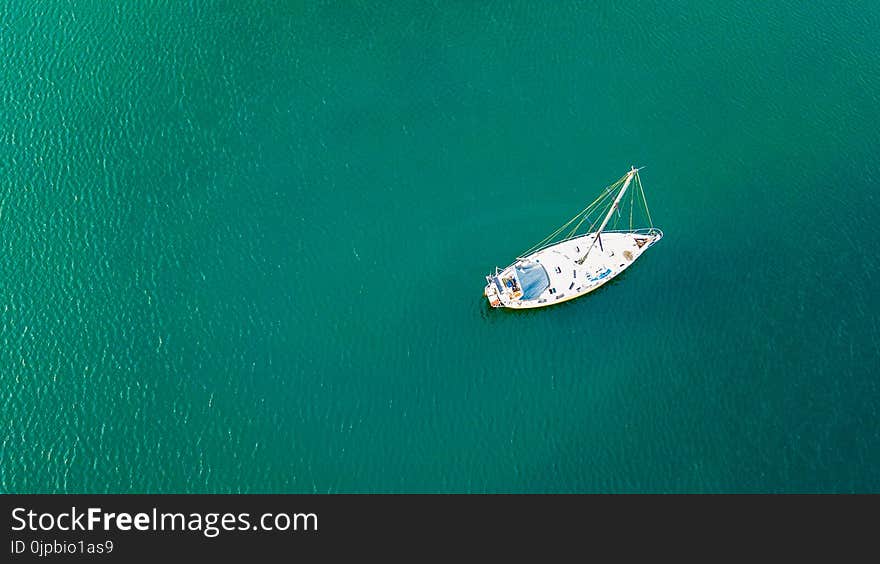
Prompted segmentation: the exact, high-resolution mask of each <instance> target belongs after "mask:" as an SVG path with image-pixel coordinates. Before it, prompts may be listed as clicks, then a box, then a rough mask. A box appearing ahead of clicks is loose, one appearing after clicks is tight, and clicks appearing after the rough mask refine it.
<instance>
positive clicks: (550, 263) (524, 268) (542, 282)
mask: <svg viewBox="0 0 880 564" xmlns="http://www.w3.org/2000/svg"><path fill="white" fill-rule="evenodd" d="M643 168H644V167H643ZM640 170H642V169H641V168H638V169H637V168H635V167H630V171H629V172H627V173H626V174H625V175H623V176H622V177H620V178H619V179H618V180H617V181H616V182H614V183H613V184H611V185H610V186H607V187H606V188H605V189H603V190H602V192H601V193H600V194H599V197H598V198H596V199H595V200H594V201H593V202H592V203H591V204H590V205H588V206H587V207H586V208H584V209H583V210H582V211H581V212H580V213H578V214H577V215H576V216H574V217H573V218H571V219H570V220H569V221H568V222H566V223H565V224H563V225H562V226H561V227H559V228H558V229H557V230H556V231H554V232H553V233H551V234H550V235H548V236H547V237H545V238H544V239H543V240H542V241H540V242H538V243H537V244H536V245H534V246H533V247H532V248H531V249H528V250H527V251H525V252H524V253H522V254H521V255H520V256H519V257H517V259H516V262H514V263H513V264H511V265H510V266H508V267H507V268H503V269H502V268H498V267H495V273H494V274H490V275H488V276H486V282H487V284H486V288H485V290H484V292H483V293H484V295H485V296H486V298H487V299H488V300H489V305H491V306H492V307H506V308H511V309H532V308H538V307H547V306H551V305H555V304H559V303H562V302H567V301H569V300H573V299H575V298H579V297H581V296H583V295H586V294H589V293H590V292H592V291H593V290H596V289H598V288H600V287H601V286H603V285H604V284H607V283H608V282H609V281H610V280H612V279H614V277H615V276H617V275H618V274H620V273H621V272H623V271H624V270H626V269H627V268H629V267H630V265H632V264H633V263H634V262H635V261H636V259H638V258H639V257H640V256H642V254H643V253H644V252H645V251H646V250H648V249H649V248H650V247H652V246H653V245H654V244H655V243H657V241H659V240H660V239H662V238H663V231H661V230H660V229H658V228H656V227H654V222H653V221H652V220H651V212H650V211H648V201H647V199H646V198H645V189H644V187H643V186H642V181H641V179H640V178H639V171H640ZM631 185H633V189H632V190H630V191H629V194H630V198H629V209H628V211H629V229H617V228H616V227H617V224H619V223H620V221H621V220H622V217H623V214H622V213H621V202H623V203H624V204H626V200H625V199H624V196H626V194H627V189H629V188H630V186H631ZM637 192H638V194H637ZM612 196H614V197H613V200H612ZM637 200H639V201H637ZM609 202H610V203H609ZM636 206H641V207H642V208H643V209H644V212H645V214H644V215H645V216H646V219H647V222H648V225H649V226H648V227H641V228H637V229H634V228H633V211H634V209H635V207H636ZM594 214H596V217H595V219H594ZM600 218H601V223H600V224H599V226H598V228H596V229H594V227H596V224H597V223H599V219H600ZM612 218H615V223H614V225H613V226H612V228H611V229H606V228H607V227H608V224H609V222H610V221H611V220H612ZM588 221H589V222H590V223H587V222H588ZM584 224H588V225H589V227H588V228H587V229H586V232H585V233H581V234H578V231H579V230H580V228H581V226H583V225H584ZM569 228H570V229H569Z"/></svg>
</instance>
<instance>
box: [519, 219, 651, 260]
mask: <svg viewBox="0 0 880 564" xmlns="http://www.w3.org/2000/svg"><path fill="white" fill-rule="evenodd" d="M602 233H633V234H636V235H647V236H651V235H655V234H658V233H659V234H660V237H661V238H662V237H663V231H662V230H660V229H658V228H657V227H640V228H639V229H606V230H605V231H603V232H602ZM588 235H593V233H581V234H580V235H572V236H571V237H566V238H565V239H560V240H558V241H553V242H551V243H547V244H546V245H544V246H543V247H539V248H537V249H535V250H534V251H532V252H531V253H529V256H531V255H534V254H537V253H540V252H541V251H543V250H544V249H547V248H549V247H553V246H555V245H558V244H560V243H565V242H566V241H571V240H573V239H580V238H581V237H586V236H588ZM525 259H526V257H516V260H525Z"/></svg>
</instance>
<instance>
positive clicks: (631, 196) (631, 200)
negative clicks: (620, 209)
mask: <svg viewBox="0 0 880 564" xmlns="http://www.w3.org/2000/svg"><path fill="white" fill-rule="evenodd" d="M635 197H636V191H635V190H633V191H632V192H630V193H629V230H630V231H632V230H633V208H634V207H635V206H634V205H633V204H635Z"/></svg>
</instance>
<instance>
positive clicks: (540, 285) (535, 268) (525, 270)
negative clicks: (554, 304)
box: [516, 262, 550, 300]
mask: <svg viewBox="0 0 880 564" xmlns="http://www.w3.org/2000/svg"><path fill="white" fill-rule="evenodd" d="M516 277H517V278H519V284H520V286H521V287H522V292H523V295H522V298H521V299H523V300H534V299H535V298H537V297H538V296H540V295H541V293H542V292H543V291H544V290H546V289H547V288H548V287H549V286H550V278H549V277H548V276H547V271H546V270H544V267H543V266H541V265H540V264H539V263H537V262H532V263H528V264H524V265H522V266H517V267H516Z"/></svg>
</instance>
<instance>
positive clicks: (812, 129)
mask: <svg viewBox="0 0 880 564" xmlns="http://www.w3.org/2000/svg"><path fill="white" fill-rule="evenodd" d="M391 4H393V5H388V6H384V5H379V4H376V3H367V2H359V3H355V2H344V3H338V4H326V3H306V2H302V3H253V2H238V1H235V2H232V1H230V2H170V1H159V0H157V1H153V2H139V3H136V5H135V4H132V3H130V2H99V1H91V2H89V1H86V2H35V1H33V0H28V1H21V2H7V3H4V4H3V5H2V7H0V49H2V53H3V61H4V62H3V65H2V66H0V96H2V99H0V124H2V128H0V242H2V245H3V247H2V252H0V298H2V305H0V307H2V324H0V339H2V347H0V389H2V400H0V413H2V423H3V428H2V431H0V460H2V464H0V490H2V491H5V492H644V491H647V492H804V491H806V492H814V491H819V492H853V491H855V492H880V474H878V472H877V468H878V465H880V431H878V429H880V426H878V424H877V423H878V409H880V383H878V366H880V328H878V322H877V313H878V309H880V304H878V297H877V289H878V287H877V282H876V280H877V275H878V259H877V255H876V253H874V251H873V240H874V231H875V229H876V227H877V225H878V219H880V205H878V198H877V195H876V190H877V181H878V177H880V158H878V154H877V147H878V145H880V133H878V123H880V111H878V107H880V96H878V92H880V50H878V49H877V45H880V31H878V30H880V5H878V4H877V3H876V2H853V3H847V4H846V5H844V6H813V5H810V4H808V3H803V2H791V1H785V2H777V3H771V5H764V4H763V3H754V2H691V3H669V2H660V3H630V4H629V5H627V7H621V8H617V9H610V8H607V7H595V6H592V5H589V4H586V3H584V4H568V3H554V4H552V5H549V4H548V5H546V6H545V5H543V4H537V3H527V2H504V3H502V2H487V3H480V4H477V3H471V2H449V3H391ZM631 164H635V165H639V166H646V167H647V168H646V169H645V170H643V171H642V173H641V177H642V181H643V182H644V185H645V189H646V192H647V195H648V198H649V204H650V205H651V212H652V215H653V217H654V222H655V223H656V224H657V225H658V226H659V227H661V228H662V229H663V230H664V232H665V234H666V236H665V238H664V239H663V241H662V242H660V243H659V244H658V245H657V246H656V247H655V248H652V249H651V250H650V251H648V252H647V253H646V254H645V255H644V257H643V258H642V259H640V260H639V262H638V263H637V264H636V265H634V266H633V268H631V269H629V270H628V271H627V272H626V273H625V274H624V275H622V276H620V277H618V278H617V279H615V280H614V281H613V282H612V283H610V284H608V285H607V286H606V287H605V288H603V289H602V290H600V291H598V292H596V293H594V294H591V295H590V296H587V297H584V298H581V299H578V300H575V301H572V302H569V303H566V304H562V305H559V306H557V307H553V308H549V309H544V310H538V311H532V312H507V311H499V310H490V309H489V308H488V306H487V304H486V303H485V299H484V298H483V297H482V295H481V292H482V287H483V284H484V279H483V276H484V275H485V274H486V273H488V272H489V271H490V270H491V269H492V268H493V267H494V266H496V265H499V266H504V265H506V264H508V263H509V262H510V260H511V259H512V258H513V257H514V256H515V255H516V253H518V252H520V251H522V250H524V249H525V248H527V247H529V246H530V245H531V244H532V243H534V242H536V241H537V240H539V239H540V238H542V237H543V236H544V235H546V234H547V233H548V232H550V231H551V230H552V229H553V228H554V227H556V226H557V225H558V224H560V223H561V222H562V221H564V220H566V219H568V218H569V217H570V216H571V215H573V214H574V213H575V212H576V211H578V210H580V209H581V208H582V207H583V206H584V205H585V204H586V203H587V202H589V201H590V200H591V199H592V198H593V197H594V196H595V194H596V192H597V191H598V190H599V189H600V188H601V187H602V186H605V185H606V184H608V183H610V182H611V181H613V180H615V179H617V178H618V177H620V175H621V174H623V173H624V172H625V171H626V170H628V169H629V166H630V165H631Z"/></svg>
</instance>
